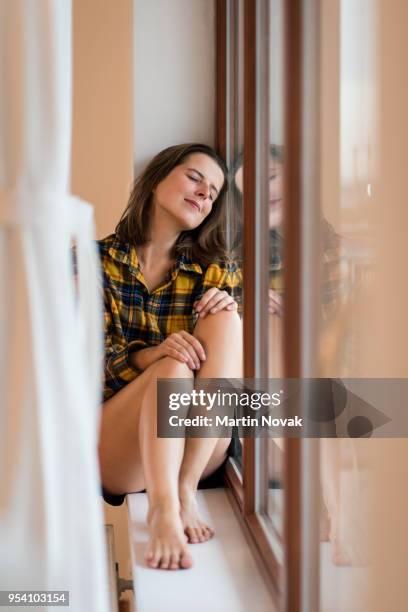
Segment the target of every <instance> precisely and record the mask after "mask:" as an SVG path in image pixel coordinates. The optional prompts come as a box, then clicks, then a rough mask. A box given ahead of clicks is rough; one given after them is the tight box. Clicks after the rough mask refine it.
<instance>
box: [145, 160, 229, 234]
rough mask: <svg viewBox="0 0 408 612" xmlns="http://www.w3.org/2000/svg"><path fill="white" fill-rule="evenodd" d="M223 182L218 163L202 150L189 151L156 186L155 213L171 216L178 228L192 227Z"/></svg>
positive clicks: (203, 214)
mask: <svg viewBox="0 0 408 612" xmlns="http://www.w3.org/2000/svg"><path fill="white" fill-rule="evenodd" d="M223 184H224V173H223V171H222V170H221V168H220V167H219V165H218V164H217V162H216V161H215V160H214V159H212V158H211V157H208V156H207V155H205V154H204V153H192V154H191V155H189V156H188V157H187V158H186V159H185V160H184V161H183V163H182V164H180V165H179V166H176V167H175V168H173V170H172V171H171V172H170V173H169V174H168V175H167V176H166V178H165V179H163V180H162V181H161V182H160V183H159V184H158V185H157V187H156V189H155V191H154V200H153V205H154V207H155V212H156V213H160V214H165V215H169V216H171V217H172V219H173V220H175V221H176V222H177V225H178V226H179V229H180V231H183V230H191V229H194V228H196V227H198V226H199V225H200V224H201V223H202V222H203V221H204V219H205V218H206V217H207V216H208V215H209V214H210V212H211V209H212V207H213V204H214V202H215V200H216V199H217V197H218V194H219V192H220V191H221V189H222V186H223Z"/></svg>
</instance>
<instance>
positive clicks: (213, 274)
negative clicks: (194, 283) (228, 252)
mask: <svg viewBox="0 0 408 612" xmlns="http://www.w3.org/2000/svg"><path fill="white" fill-rule="evenodd" d="M203 276H204V283H205V284H211V285H213V286H214V285H220V284H221V285H223V284H226V285H230V286H236V285H238V284H240V283H241V281H242V270H241V268H240V266H239V263H238V261H236V260H234V259H229V260H223V261H214V262H211V263H210V264H208V266H207V267H205V268H204V269H203Z"/></svg>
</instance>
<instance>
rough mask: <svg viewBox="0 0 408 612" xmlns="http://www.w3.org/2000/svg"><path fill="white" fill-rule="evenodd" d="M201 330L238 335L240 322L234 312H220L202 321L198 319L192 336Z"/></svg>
mask: <svg viewBox="0 0 408 612" xmlns="http://www.w3.org/2000/svg"><path fill="white" fill-rule="evenodd" d="M202 330H208V331H212V330H214V331H215V330H216V331H217V333H218V332H220V333H223V334H231V333H240V332H241V330H242V322H241V319H240V318H239V314H238V313H237V312H236V311H234V310H233V311H229V310H221V311H220V312H216V313H215V314H211V313H210V314H208V315H207V316H206V317H205V318H204V319H198V321H197V324H196V326H195V328H194V335H196V334H199V333H200V332H201V331H202Z"/></svg>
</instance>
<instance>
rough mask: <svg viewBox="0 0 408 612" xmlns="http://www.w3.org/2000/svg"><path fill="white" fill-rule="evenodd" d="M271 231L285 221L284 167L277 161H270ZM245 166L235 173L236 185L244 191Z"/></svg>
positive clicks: (269, 202) (269, 203)
mask: <svg viewBox="0 0 408 612" xmlns="http://www.w3.org/2000/svg"><path fill="white" fill-rule="evenodd" d="M268 178H269V201H268V205H269V229H275V228H278V227H280V226H281V225H282V221H283V166H282V164H281V163H280V162H278V161H277V160H276V159H273V158H272V159H270V161H269V177H268ZM243 179H244V176H243V166H240V167H239V168H238V170H237V171H236V173H235V184H236V186H237V187H238V189H239V191H240V192H241V193H242V191H243V182H244V180H243Z"/></svg>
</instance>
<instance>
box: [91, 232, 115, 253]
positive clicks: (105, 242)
mask: <svg viewBox="0 0 408 612" xmlns="http://www.w3.org/2000/svg"><path fill="white" fill-rule="evenodd" d="M115 242H116V234H109V236H106V237H105V238H101V239H100V240H97V241H96V246H97V248H98V250H99V253H100V255H101V256H102V257H103V256H107V255H109V251H110V249H111V248H112V247H114V245H115Z"/></svg>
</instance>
